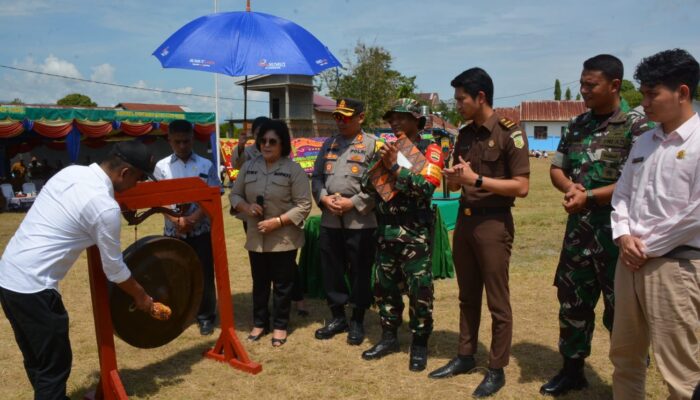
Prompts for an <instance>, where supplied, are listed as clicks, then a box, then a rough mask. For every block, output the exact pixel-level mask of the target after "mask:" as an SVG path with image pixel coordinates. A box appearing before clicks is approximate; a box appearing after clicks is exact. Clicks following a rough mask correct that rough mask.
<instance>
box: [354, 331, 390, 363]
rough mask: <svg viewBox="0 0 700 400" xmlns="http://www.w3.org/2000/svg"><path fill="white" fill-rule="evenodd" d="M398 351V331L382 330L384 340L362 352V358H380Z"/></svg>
mask: <svg viewBox="0 0 700 400" xmlns="http://www.w3.org/2000/svg"><path fill="white" fill-rule="evenodd" d="M398 351H399V339H398V338H397V337H396V331H392V330H385V331H383V332H382V340H380V341H379V343H377V344H375V345H374V346H372V347H371V348H370V349H369V350H365V351H364V352H363V353H362V358H363V359H365V360H378V359H380V358H382V357H384V356H386V355H388V354H391V353H396V352H398Z"/></svg>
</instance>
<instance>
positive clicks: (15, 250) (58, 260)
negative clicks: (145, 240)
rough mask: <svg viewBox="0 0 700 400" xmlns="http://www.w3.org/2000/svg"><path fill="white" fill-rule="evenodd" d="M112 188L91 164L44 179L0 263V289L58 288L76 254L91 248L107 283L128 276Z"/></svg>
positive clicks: (28, 290) (67, 168)
mask: <svg viewBox="0 0 700 400" xmlns="http://www.w3.org/2000/svg"><path fill="white" fill-rule="evenodd" d="M120 231H121V211H120V209H119V205H118V204H117V202H116V201H115V200H114V187H113V186H112V181H111V180H110V179H109V177H108V176H107V174H105V172H104V171H103V170H102V168H101V167H100V166H99V165H97V164H91V165H90V166H89V167H83V166H78V165H75V166H70V167H66V168H64V169H62V170H61V171H60V172H58V173H57V174H56V175H54V177H53V178H51V179H49V181H48V182H47V183H46V185H45V186H44V188H43V189H42V190H41V192H39V196H38V197H37V199H36V201H35V202H34V205H33V206H32V208H30V209H29V212H28V213H27V216H26V217H25V218H24V220H23V221H22V223H21V224H20V226H19V228H18V229H17V232H15V234H14V236H13V237H12V239H10V243H8V245H7V247H6V248H5V252H4V254H3V255H2V259H0V286H1V287H3V288H5V289H8V290H12V291H14V292H19V293H36V292H40V291H42V290H45V289H55V290H58V282H59V281H60V280H61V279H63V277H65V276H66V273H68V270H69V269H70V268H71V266H72V265H73V263H74V262H75V260H76V259H77V258H78V256H79V255H80V253H81V252H82V251H83V250H85V249H86V248H88V247H90V246H92V245H94V244H96V245H97V247H98V248H99V249H100V255H101V257H102V267H103V269H104V272H105V275H106V276H107V279H109V280H110V281H112V282H116V283H120V282H123V281H125V280H127V279H129V277H130V276H131V272H130V271H129V269H128V268H127V266H126V264H124V260H123V258H122V252H121V244H120V241H119V234H120Z"/></svg>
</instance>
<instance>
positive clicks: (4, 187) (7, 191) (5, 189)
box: [0, 183, 15, 210]
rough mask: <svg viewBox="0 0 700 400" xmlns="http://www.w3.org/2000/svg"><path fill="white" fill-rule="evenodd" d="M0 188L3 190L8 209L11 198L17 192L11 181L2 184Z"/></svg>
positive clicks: (6, 208)
mask: <svg viewBox="0 0 700 400" xmlns="http://www.w3.org/2000/svg"><path fill="white" fill-rule="evenodd" d="M0 190H2V196H3V197H4V198H5V210H8V209H9V208H10V199H12V198H13V197H15V192H14V191H13V190H12V185H11V184H9V183H3V184H2V185H0Z"/></svg>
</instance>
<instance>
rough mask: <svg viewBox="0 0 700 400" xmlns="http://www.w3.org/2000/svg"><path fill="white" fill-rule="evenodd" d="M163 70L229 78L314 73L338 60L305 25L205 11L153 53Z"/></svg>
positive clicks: (259, 15) (264, 16)
mask: <svg viewBox="0 0 700 400" xmlns="http://www.w3.org/2000/svg"><path fill="white" fill-rule="evenodd" d="M153 55H154V56H155V57H156V58H157V59H158V61H160V63H161V65H162V66H163V68H183V69H193V70H196V71H206V72H216V73H219V74H225V75H230V76H244V75H257V74H293V75H316V74H317V73H319V72H321V71H323V70H325V69H327V68H331V67H336V66H340V65H341V64H340V62H339V61H338V60H337V59H336V58H335V57H334V56H333V54H331V52H330V51H329V50H328V48H327V47H326V46H324V45H323V43H321V42H320V41H319V40H318V39H316V38H315V37H314V36H313V35H312V34H311V33H309V32H308V31H307V30H306V29H304V28H302V27H301V26H299V25H297V24H295V23H293V22H291V21H288V20H286V19H283V18H279V17H276V16H274V15H270V14H263V13H257V12H250V11H242V12H222V13H216V14H211V15H205V16H203V17H200V18H197V19H195V20H194V21H192V22H190V23H188V24H187V25H185V26H183V27H182V28H180V29H179V30H178V31H177V32H175V33H174V34H173V35H172V36H170V37H169V38H168V39H167V40H166V41H165V42H163V44H161V45H160V46H158V48H157V49H156V50H155V51H154V52H153Z"/></svg>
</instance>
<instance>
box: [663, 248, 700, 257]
mask: <svg viewBox="0 0 700 400" xmlns="http://www.w3.org/2000/svg"><path fill="white" fill-rule="evenodd" d="M663 257H664V258H675V259H678V260H700V249H698V248H697V247H693V246H678V247H676V248H675V249H673V250H671V251H669V252H668V253H666V254H664V255H663Z"/></svg>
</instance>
